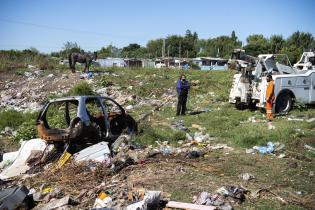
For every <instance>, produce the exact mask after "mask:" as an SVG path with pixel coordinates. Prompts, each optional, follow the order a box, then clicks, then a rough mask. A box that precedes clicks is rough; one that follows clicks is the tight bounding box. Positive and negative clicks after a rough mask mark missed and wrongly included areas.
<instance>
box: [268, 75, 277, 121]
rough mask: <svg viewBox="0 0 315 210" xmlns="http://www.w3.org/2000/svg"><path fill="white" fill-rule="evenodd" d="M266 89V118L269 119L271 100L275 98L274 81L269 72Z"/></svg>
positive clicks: (270, 118) (270, 115) (271, 117)
mask: <svg viewBox="0 0 315 210" xmlns="http://www.w3.org/2000/svg"><path fill="white" fill-rule="evenodd" d="M267 82H268V85H267V91H266V113H267V119H268V120H269V121H271V120H272V119H273V116H272V106H273V102H274V100H275V94H274V86H275V84H274V81H273V79H272V76H271V74H268V75H267Z"/></svg>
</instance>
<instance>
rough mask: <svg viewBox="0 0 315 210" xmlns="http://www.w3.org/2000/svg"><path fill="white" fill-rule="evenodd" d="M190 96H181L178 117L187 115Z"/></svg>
mask: <svg viewBox="0 0 315 210" xmlns="http://www.w3.org/2000/svg"><path fill="white" fill-rule="evenodd" d="M187 97H188V95H179V96H178V103H177V112H176V115H180V114H181V115H185V114H186V113H185V112H186V103H187Z"/></svg>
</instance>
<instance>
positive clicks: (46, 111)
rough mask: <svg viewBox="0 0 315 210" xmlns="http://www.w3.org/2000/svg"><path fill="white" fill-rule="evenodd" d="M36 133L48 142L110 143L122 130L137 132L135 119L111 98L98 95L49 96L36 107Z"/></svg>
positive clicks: (127, 132)
mask: <svg viewBox="0 0 315 210" xmlns="http://www.w3.org/2000/svg"><path fill="white" fill-rule="evenodd" d="M36 126H37V131H38V135H39V137H40V138H41V139H44V140H46V141H47V142H48V143H58V142H59V143H60V142H69V143H70V144H71V145H82V144H95V143H98V142H100V141H107V142H108V143H109V145H111V144H112V143H113V142H114V141H115V140H116V139H117V138H118V136H120V135H121V134H123V133H126V134H133V133H136V132H137V124H136V122H135V120H134V119H133V118H132V117H131V116H130V115H128V114H127V113H126V111H125V110H124V109H123V107H122V106H120V105H119V104H118V103H117V102H116V101H115V100H113V99H111V98H108V97H101V96H74V97H66V98H59V99H53V100H50V101H49V102H47V103H46V104H45V105H44V107H43V109H42V110H41V111H40V113H39V116H38V118H37V121H36Z"/></svg>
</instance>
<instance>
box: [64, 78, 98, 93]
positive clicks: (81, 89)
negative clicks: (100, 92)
mask: <svg viewBox="0 0 315 210" xmlns="http://www.w3.org/2000/svg"><path fill="white" fill-rule="evenodd" d="M67 95H69V96H70V95H72V96H80V95H95V93H94V91H93V89H92V87H91V86H90V85H89V84H88V83H87V82H86V81H82V82H79V83H78V84H76V85H75V86H73V88H71V89H70V91H69V92H68V94H67Z"/></svg>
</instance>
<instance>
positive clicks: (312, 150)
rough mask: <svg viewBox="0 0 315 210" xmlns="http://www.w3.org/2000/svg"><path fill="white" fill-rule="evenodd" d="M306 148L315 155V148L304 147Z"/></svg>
mask: <svg viewBox="0 0 315 210" xmlns="http://www.w3.org/2000/svg"><path fill="white" fill-rule="evenodd" d="M304 148H305V149H307V150H308V151H310V152H313V153H315V148H314V147H312V146H310V145H307V144H305V145H304Z"/></svg>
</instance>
